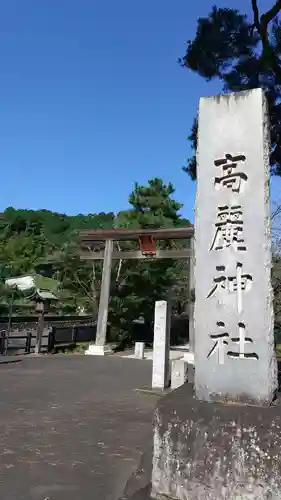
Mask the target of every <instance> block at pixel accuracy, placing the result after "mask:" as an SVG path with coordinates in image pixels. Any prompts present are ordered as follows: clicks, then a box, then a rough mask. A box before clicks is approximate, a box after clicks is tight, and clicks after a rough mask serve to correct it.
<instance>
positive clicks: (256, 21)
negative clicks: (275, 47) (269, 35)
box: [252, 0, 260, 31]
mask: <svg viewBox="0 0 281 500" xmlns="http://www.w3.org/2000/svg"><path fill="white" fill-rule="evenodd" d="M252 9H253V13H254V27H255V28H257V30H258V31H260V14H259V8H258V0H252Z"/></svg>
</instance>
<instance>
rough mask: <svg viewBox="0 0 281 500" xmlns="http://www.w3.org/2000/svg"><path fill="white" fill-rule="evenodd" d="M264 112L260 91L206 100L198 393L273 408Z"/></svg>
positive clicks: (199, 208)
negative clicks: (271, 405)
mask: <svg viewBox="0 0 281 500" xmlns="http://www.w3.org/2000/svg"><path fill="white" fill-rule="evenodd" d="M268 151H269V141H268V127H267V109H266V102H265V98H264V95H263V93H262V91H261V89H255V90H252V91H247V92H239V93H236V94H228V95H220V96H216V97H211V98H204V99H201V101H200V109H199V136H198V182H197V200H196V227H195V241H196V264H195V282H196V283H195V297H196V302H195V338H196V342H195V390H196V396H197V397H198V398H199V399H201V400H207V401H220V400H233V401H243V402H250V403H254V404H258V405H268V404H270V403H271V401H272V400H273V398H274V394H275V391H276V387H277V370H276V360H275V353H274V337H273V323H274V318H273V307H272V288H271V235H270V210H269V168H268V163H269V162H268Z"/></svg>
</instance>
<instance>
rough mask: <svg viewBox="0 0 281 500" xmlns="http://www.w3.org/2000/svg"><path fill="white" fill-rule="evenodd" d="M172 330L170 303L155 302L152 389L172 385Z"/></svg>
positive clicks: (163, 301)
mask: <svg viewBox="0 0 281 500" xmlns="http://www.w3.org/2000/svg"><path fill="white" fill-rule="evenodd" d="M170 330H171V307H170V304H169V302H167V301H165V300H158V301H157V302H155V315H154V341H153V367H152V387H153V388H154V389H164V388H166V387H168V386H169V383H170V360H169V352H170Z"/></svg>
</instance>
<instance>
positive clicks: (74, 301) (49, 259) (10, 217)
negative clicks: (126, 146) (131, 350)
mask: <svg viewBox="0 0 281 500" xmlns="http://www.w3.org/2000/svg"><path fill="white" fill-rule="evenodd" d="M173 195H174V188H173V186H172V184H165V183H164V182H163V181H162V180H161V179H151V180H149V181H148V183H147V185H139V184H136V185H135V188H134V190H133V191H132V193H131V194H130V196H129V204H130V207H129V209H127V210H124V211H121V212H120V213H118V214H116V215H115V214H114V213H104V212H101V213H99V214H89V215H81V214H80V215H77V216H67V215H63V214H57V213H54V212H50V211H48V210H39V211H32V210H15V209H13V208H8V209H7V210H5V212H4V213H3V214H2V215H1V219H0V263H1V266H0V278H1V279H0V303H1V304H2V306H1V309H0V314H1V313H2V314H6V313H7V309H8V303H9V292H8V291H7V290H5V287H4V286H3V284H4V280H5V279H6V278H10V277H15V276H22V275H24V274H34V273H39V274H40V275H42V276H46V277H49V278H52V279H55V280H57V282H58V283H59V299H60V300H59V301H57V303H56V305H55V307H56V309H57V313H58V314H60V313H62V314H68V313H69V314H75V313H78V312H79V311H80V310H83V311H84V312H85V313H87V314H92V315H93V318H94V319H95V318H96V316H97V309H98V300H99V293H100V285H101V274H102V265H101V264H102V263H101V262H99V261H95V262H93V263H90V262H87V261H81V260H80V259H79V240H78V233H79V231H80V230H83V229H106V228H114V227H115V228H118V227H125V228H126V227H127V228H161V227H173V226H182V225H189V224H190V222H189V221H188V220H186V219H184V218H183V217H182V216H181V214H180V209H181V208H182V205H181V204H180V203H178V202H177V201H176V200H175V199H174V197H173ZM159 244H160V245H161V246H162V247H163V248H164V247H166V246H167V245H175V244H176V243H175V242H169V243H168V242H160V243H159ZM182 244H184V242H183V243H182ZM120 245H123V247H124V249H125V248H132V247H133V245H134V243H132V242H120ZM187 266H188V263H187V262H183V261H172V260H163V261H156V262H147V261H145V260H144V261H124V262H122V263H121V265H120V263H119V262H115V264H114V267H113V272H112V283H111V300H110V316H109V317H110V322H111V324H112V327H113V329H115V331H116V332H117V333H118V335H119V337H120V338H125V337H128V335H129V331H130V328H131V324H132V320H133V319H136V318H138V317H139V316H140V315H142V316H143V317H144V318H145V319H147V320H151V319H152V317H153V310H154V302H155V300H158V299H161V298H164V297H166V296H167V293H169V294H170V295H173V297H174V303H175V304H176V305H177V308H179V307H180V308H181V310H184V304H185V301H186V300H187V283H186V276H188V269H187ZM16 299H17V300H15V301H14V302H15V308H14V312H18V313H23V312H24V313H25V314H26V313H27V311H28V308H29V309H30V307H31V304H30V302H28V301H27V300H25V298H22V297H18V296H17V297H16ZM179 304H181V305H180V306H179Z"/></svg>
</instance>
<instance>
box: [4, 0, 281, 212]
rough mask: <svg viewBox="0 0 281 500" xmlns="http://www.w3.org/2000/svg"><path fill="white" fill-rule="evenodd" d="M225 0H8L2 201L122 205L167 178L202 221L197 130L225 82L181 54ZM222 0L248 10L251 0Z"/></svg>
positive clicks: (90, 208) (85, 208)
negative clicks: (193, 152)
mask: <svg viewBox="0 0 281 500" xmlns="http://www.w3.org/2000/svg"><path fill="white" fill-rule="evenodd" d="M213 3H214V0H210V1H209V0H197V1H196V2H191V1H190V0H141V1H140V0H119V1H117V0H79V1H78V0H24V1H23V0H9V1H8V2H2V5H1V8H0V14H1V15H0V61H1V79H0V93H1V101H0V103H1V104H0V165H1V174H2V175H1V200H0V210H3V209H4V208H5V207H7V206H14V207H16V208H34V209H39V208H48V209H50V210H54V211H59V212H63V213H68V214H76V213H89V212H91V213H94V212H101V211H115V212H116V211H119V210H121V209H124V208H126V207H127V199H128V195H129V193H130V191H131V190H132V188H133V185H134V182H135V181H137V182H139V183H146V182H147V180H148V179H149V178H152V177H161V178H163V179H164V180H165V181H166V182H169V181H171V182H172V183H173V184H174V186H175V188H176V194H175V197H176V199H177V200H179V201H181V202H182V203H183V204H184V209H183V213H184V215H186V216H188V217H190V219H193V204H194V193H195V184H194V183H192V181H190V180H189V177H188V176H187V175H186V174H184V173H183V172H182V170H181V167H182V165H184V164H185V159H186V158H187V157H188V155H189V153H190V150H189V144H188V141H187V140H186V138H187V136H188V133H189V129H190V126H191V124H192V120H193V117H194V115H195V113H196V108H197V105H198V101H199V98H200V96H204V95H212V94H214V93H217V92H218V91H219V90H220V86H219V84H218V83H215V82H214V83H206V82H204V81H203V80H202V79H200V78H199V77H197V76H196V75H194V74H192V73H191V72H189V71H187V70H184V69H182V68H181V67H180V66H179V65H178V64H177V59H178V57H180V56H183V55H184V52H185V46H186V41H187V40H188V39H189V38H192V37H193V35H194V32H195V29H196V20H197V18H198V17H199V16H202V15H207V14H208V12H209V11H210V9H211V7H212V4H213ZM271 3H272V2H271V0H260V5H261V7H264V8H266V7H268V6H269V5H270V4H271ZM217 5H219V6H229V7H237V8H239V7H241V10H242V11H244V12H245V8H246V9H247V6H249V5H250V0H218V2H217ZM249 10H250V9H249ZM274 182H275V181H274ZM276 186H278V187H280V183H278V182H276V183H275V192H276V193H277V188H276Z"/></svg>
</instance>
